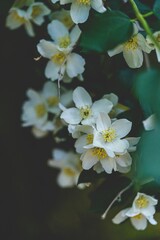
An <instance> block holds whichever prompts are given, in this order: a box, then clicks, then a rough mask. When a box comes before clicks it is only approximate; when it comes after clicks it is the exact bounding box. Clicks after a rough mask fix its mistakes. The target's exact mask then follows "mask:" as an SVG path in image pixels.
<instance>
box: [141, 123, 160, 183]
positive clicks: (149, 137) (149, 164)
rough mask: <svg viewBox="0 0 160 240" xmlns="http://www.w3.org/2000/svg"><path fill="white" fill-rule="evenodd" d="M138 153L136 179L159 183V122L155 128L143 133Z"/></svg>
mask: <svg viewBox="0 0 160 240" xmlns="http://www.w3.org/2000/svg"><path fill="white" fill-rule="evenodd" d="M138 154H139V158H138V161H137V176H138V179H140V180H141V181H145V180H147V179H153V180H154V181H155V182H156V183H157V184H159V185H160V124H157V126H156V127H155V130H152V131H146V132H144V133H143V135H142V137H141V140H140V144H139V149H138Z"/></svg>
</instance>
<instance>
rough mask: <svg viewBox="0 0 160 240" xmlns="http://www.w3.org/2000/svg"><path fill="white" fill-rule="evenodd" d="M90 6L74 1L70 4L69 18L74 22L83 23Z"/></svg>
mask: <svg viewBox="0 0 160 240" xmlns="http://www.w3.org/2000/svg"><path fill="white" fill-rule="evenodd" d="M89 10H90V6H85V5H81V4H78V3H76V2H74V3H72V5H71V12H70V13H71V18H72V20H73V22H74V23H76V24H77V23H84V22H85V21H86V20H87V19H88V16H89Z"/></svg>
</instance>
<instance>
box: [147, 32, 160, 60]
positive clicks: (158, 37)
mask: <svg viewBox="0 0 160 240" xmlns="http://www.w3.org/2000/svg"><path fill="white" fill-rule="evenodd" d="M153 36H154V38H155V40H156V41H157V44H159V48H158V46H156V45H155V43H154V42H153V41H152V39H151V38H150V37H149V36H147V38H146V40H147V43H148V44H149V46H150V47H151V48H152V50H155V51H156V55H157V59H158V62H160V31H157V32H155V33H153Z"/></svg>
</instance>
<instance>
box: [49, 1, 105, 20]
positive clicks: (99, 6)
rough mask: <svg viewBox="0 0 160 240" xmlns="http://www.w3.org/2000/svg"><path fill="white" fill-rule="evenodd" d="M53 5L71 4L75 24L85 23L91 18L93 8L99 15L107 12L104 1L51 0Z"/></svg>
mask: <svg viewBox="0 0 160 240" xmlns="http://www.w3.org/2000/svg"><path fill="white" fill-rule="evenodd" d="M51 1H52V2H53V3H56V2H58V1H60V4H61V5H64V4H67V3H71V10H70V14H71V18H72V20H73V22H74V23H76V24H77V23H84V22H85V21H86V20H87V19H88V17H89V11H90V9H91V8H93V9H94V10H95V11H97V12H99V13H103V12H105V11H106V8H105V7H104V5H103V1H102V0H51Z"/></svg>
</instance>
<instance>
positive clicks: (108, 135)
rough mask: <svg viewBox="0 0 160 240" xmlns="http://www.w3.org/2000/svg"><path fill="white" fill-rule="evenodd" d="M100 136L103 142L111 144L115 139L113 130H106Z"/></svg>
mask: <svg viewBox="0 0 160 240" xmlns="http://www.w3.org/2000/svg"><path fill="white" fill-rule="evenodd" d="M102 136H103V139H104V141H105V142H112V141H113V140H114V139H115V138H116V132H115V130H114V129H113V128H108V129H107V130H104V131H103V132H102Z"/></svg>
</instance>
